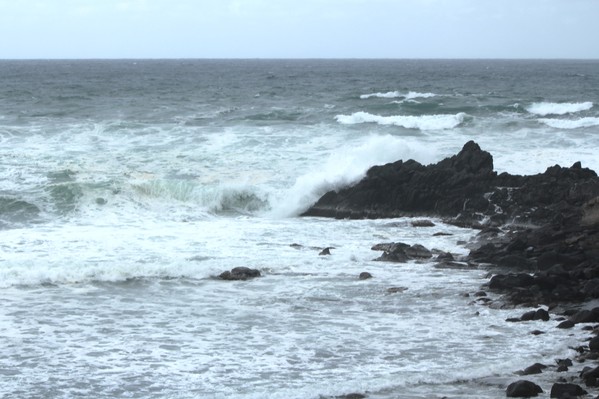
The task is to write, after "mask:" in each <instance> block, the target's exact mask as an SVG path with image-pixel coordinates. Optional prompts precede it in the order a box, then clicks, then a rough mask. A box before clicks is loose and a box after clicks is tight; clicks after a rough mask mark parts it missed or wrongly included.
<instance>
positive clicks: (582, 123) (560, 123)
mask: <svg viewBox="0 0 599 399" xmlns="http://www.w3.org/2000/svg"><path fill="white" fill-rule="evenodd" d="M539 122H541V123H544V124H545V125H547V126H550V127H554V128H556V129H578V128H582V127H592V126H599V118H597V117H587V118H580V119H550V118H543V119H539Z"/></svg>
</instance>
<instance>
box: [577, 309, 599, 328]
mask: <svg viewBox="0 0 599 399" xmlns="http://www.w3.org/2000/svg"><path fill="white" fill-rule="evenodd" d="M570 320H571V321H572V322H573V323H574V324H579V323H599V307H596V308H593V309H591V310H589V309H583V310H580V311H578V312H577V313H576V314H574V315H572V316H570Z"/></svg>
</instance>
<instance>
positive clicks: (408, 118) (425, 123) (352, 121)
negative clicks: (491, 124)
mask: <svg viewBox="0 0 599 399" xmlns="http://www.w3.org/2000/svg"><path fill="white" fill-rule="evenodd" d="M335 118H336V119H337V122H339V123H341V124H344V125H356V124H360V123H377V124H379V125H395V126H401V127H405V128H406V129H420V130H444V129H453V128H455V127H457V126H459V125H460V124H461V123H462V122H464V119H465V118H466V114H465V113H463V112H460V113H458V114H454V115H421V116H413V115H392V116H381V115H373V114H370V113H368V112H363V111H360V112H354V113H353V114H351V115H337V116H336V117H335Z"/></svg>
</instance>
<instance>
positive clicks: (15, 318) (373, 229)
mask: <svg viewBox="0 0 599 399" xmlns="http://www.w3.org/2000/svg"><path fill="white" fill-rule="evenodd" d="M598 67H599V64H597V63H596V62H585V61H555V62H540V61H539V62H537V61H534V62H533V61H528V62H524V61H310V60H306V61H216V60H215V61H186V60H181V61H143V60H139V61H126V60H123V61H26V62H25V61H11V62H8V61H2V62H0V229H1V230H0V234H1V235H2V239H1V240H0V300H1V301H2V304H3V306H2V307H1V308H0V348H2V349H0V379H1V380H2V383H1V384H0V394H2V395H5V396H7V397H46V398H51V397H56V398H59V397H77V396H81V397H106V398H108V397H144V398H146V397H156V398H159V397H160V398H162V397H182V398H185V397H189V398H192V397H193V398H196V397H206V398H221V397H222V398H224V397H227V398H264V397H272V398H306V397H308V398H318V397H319V396H321V395H323V396H326V395H330V396H335V395H341V394H345V393H350V392H368V395H369V397H373V398H390V397H402V398H435V397H443V396H447V397H454V398H465V397H471V398H496V397H503V396H504V395H505V393H504V388H505V385H506V383H508V382H511V381H512V380H513V379H514V376H513V374H512V373H513V371H516V370H518V369H521V368H524V367H526V366H528V365H530V364H532V363H534V362H537V361H538V362H543V363H549V364H551V363H553V359H554V358H555V357H568V356H571V355H572V353H571V351H570V350H569V349H568V346H575V345H576V343H577V338H576V337H574V336H570V333H569V332H564V331H563V330H558V329H555V328H553V327H554V324H556V323H555V322H553V321H551V322H548V323H543V322H530V323H527V324H526V325H523V324H513V323H505V321H504V320H505V318H507V317H511V316H518V315H520V314H521V313H522V312H523V310H512V311H509V310H491V309H488V308H486V307H484V306H482V305H480V304H479V303H477V302H474V301H473V300H474V298H472V297H465V296H464V295H463V294H465V293H472V292H474V291H477V290H478V287H479V286H480V284H481V283H482V282H483V281H484V277H485V275H486V272H485V271H484V270H448V269H438V268H435V267H434V265H433V264H432V263H426V262H424V263H408V264H388V263H382V262H374V261H373V259H374V258H376V257H377V256H378V255H379V253H377V252H375V251H371V250H370V247H371V246H372V245H374V244H376V243H379V242H389V241H402V242H406V243H409V244H415V243H420V244H422V245H424V246H426V247H428V248H435V249H438V250H442V251H450V252H452V253H454V254H455V255H456V256H459V255H464V254H466V253H467V249H465V247H464V242H468V241H470V240H471V239H472V237H473V236H474V235H475V234H476V232H474V231H470V230H465V229H458V228H456V227H451V226H447V225H444V224H443V223H442V222H441V221H438V220H435V223H436V226H435V227H430V228H413V227H412V225H411V223H410V220H409V219H397V220H377V221H372V220H365V221H349V220H327V219H318V218H300V217H298V216H297V215H298V214H299V213H300V212H301V211H302V210H304V209H306V207H307V206H309V205H310V203H312V202H313V201H315V200H316V199H317V198H318V197H319V196H320V195H322V194H323V193H324V192H326V191H327V190H329V189H333V188H336V187H341V186H343V185H346V184H350V183H351V182H354V181H357V180H359V179H360V178H361V177H362V176H363V174H364V173H365V171H366V170H367V168H368V167H369V166H371V165H375V164H381V163H385V162H391V161H395V160H397V159H409V158H413V159H416V160H418V161H421V162H423V163H430V162H436V161H438V160H440V159H442V158H443V157H444V156H447V155H451V154H453V153H455V152H456V151H458V150H459V149H460V148H461V146H462V145H463V144H464V143H465V142H466V141H468V140H471V139H473V140H475V141H477V142H478V143H479V144H480V145H481V146H482V147H483V149H485V150H488V151H490V152H491V153H492V154H493V155H494V160H495V166H496V169H498V170H499V171H509V172H512V173H538V172H542V171H543V170H544V169H545V168H546V167H548V166H551V165H553V164H556V163H560V164H562V165H565V166H568V165H570V164H572V163H574V162H575V161H578V160H581V161H582V164H583V166H587V167H591V168H593V169H595V170H599V164H598V163H597V158H596V153H597V149H598V148H599V138H598V137H599V135H598V132H599V112H598V108H597V104H599V91H598V89H597V88H598V87H599V84H597V83H599V68H598ZM436 232H444V233H448V234H451V235H443V236H434V235H433V234H434V233H436ZM291 244H299V245H294V246H292V245H291ZM323 247H334V249H333V250H332V251H331V252H332V255H331V256H319V255H318V252H319V249H320V248H323ZM236 266H249V267H254V268H258V269H260V270H261V272H262V274H263V277H262V278H259V279H256V280H253V281H245V282H224V281H220V280H217V279H215V278H214V277H215V276H217V275H218V274H219V273H220V272H222V271H224V270H228V269H231V268H232V267H236ZM362 271H368V272H370V273H372V274H373V276H374V278H373V279H370V280H365V281H361V280H359V279H358V278H357V276H358V275H359V273H360V272H362ZM393 287H400V288H401V289H400V290H399V292H395V293H390V292H389V291H388V289H389V288H393ZM534 329H540V330H544V331H547V333H546V334H544V335H543V336H542V338H539V337H536V336H533V335H531V334H529V332H530V331H532V330H534ZM554 377H555V375H553V374H552V372H551V371H549V372H547V373H544V374H543V375H541V376H538V377H536V378H535V380H536V381H537V382H539V383H541V384H543V383H546V384H548V382H549V381H552V379H555V378H554Z"/></svg>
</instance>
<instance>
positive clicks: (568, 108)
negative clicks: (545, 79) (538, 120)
mask: <svg viewBox="0 0 599 399" xmlns="http://www.w3.org/2000/svg"><path fill="white" fill-rule="evenodd" d="M591 108H593V103H592V102H590V101H586V102H583V103H551V102H540V103H533V104H531V105H530V106H529V107H528V108H526V110H527V111H528V112H530V113H531V114H535V115H540V116H546V115H565V114H572V113H575V112H581V111H587V110H589V109H591Z"/></svg>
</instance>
